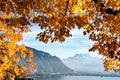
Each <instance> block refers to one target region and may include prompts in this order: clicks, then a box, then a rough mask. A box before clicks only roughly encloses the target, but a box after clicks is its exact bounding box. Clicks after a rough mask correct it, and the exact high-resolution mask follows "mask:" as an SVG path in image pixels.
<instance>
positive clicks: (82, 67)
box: [62, 54, 114, 74]
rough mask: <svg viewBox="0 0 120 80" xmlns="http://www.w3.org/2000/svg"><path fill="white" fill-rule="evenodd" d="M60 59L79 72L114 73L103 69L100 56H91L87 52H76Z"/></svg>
mask: <svg viewBox="0 0 120 80" xmlns="http://www.w3.org/2000/svg"><path fill="white" fill-rule="evenodd" d="M62 61H63V63H64V64H65V65H67V66H68V67H69V68H71V69H73V70H75V71H77V72H80V73H90V74H91V73H92V74H94V73H95V74H96V73H102V74H114V72H106V71H104V65H103V62H102V59H101V58H100V57H95V56H94V57H93V56H90V55H89V54H76V55H74V56H73V57H68V58H67V59H63V60H62Z"/></svg>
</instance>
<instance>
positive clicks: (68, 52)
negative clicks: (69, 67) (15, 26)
mask: <svg viewBox="0 0 120 80" xmlns="http://www.w3.org/2000/svg"><path fill="white" fill-rule="evenodd" d="M31 29H32V32H29V33H24V34H23V38H24V40H22V41H21V42H20V43H19V44H22V43H24V44H25V45H26V46H29V47H32V48H36V49H38V50H42V51H45V52H49V53H50V54H52V55H56V56H58V57H60V58H66V57H69V56H73V55H75V54H76V53H83V54H84V53H85V54H86V53H89V52H88V49H89V48H90V46H91V45H92V44H93V43H92V41H90V40H89V38H88V36H84V35H83V33H82V31H83V30H78V29H74V30H72V31H71V33H72V34H73V36H72V37H70V38H67V39H66V41H65V42H64V43H62V44H61V43H59V42H55V43H48V44H44V43H42V42H39V41H38V40H36V39H35V37H36V35H37V34H38V33H39V32H40V31H41V30H40V28H39V27H38V26H37V25H34V26H33V27H32V28H31Z"/></svg>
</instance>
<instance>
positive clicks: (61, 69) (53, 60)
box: [26, 46, 73, 74]
mask: <svg viewBox="0 0 120 80" xmlns="http://www.w3.org/2000/svg"><path fill="white" fill-rule="evenodd" d="M26 48H28V49H30V50H32V51H33V52H34V56H33V58H32V59H33V61H34V62H35V63H36V72H35V74H51V73H60V74H68V73H72V72H73V70H72V69H70V68H68V67H67V66H66V65H65V64H64V63H63V62H62V61H61V60H60V58H58V57H57V56H52V55H50V54H49V53H48V52H44V51H40V50H36V49H35V48H31V47H28V46H27V47H26Z"/></svg>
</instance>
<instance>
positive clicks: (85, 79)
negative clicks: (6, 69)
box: [36, 76, 120, 80]
mask: <svg viewBox="0 0 120 80" xmlns="http://www.w3.org/2000/svg"><path fill="white" fill-rule="evenodd" d="M36 80H120V77H100V76H98V77H97V76H63V77H41V78H36Z"/></svg>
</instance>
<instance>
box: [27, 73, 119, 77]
mask: <svg viewBox="0 0 120 80" xmlns="http://www.w3.org/2000/svg"><path fill="white" fill-rule="evenodd" d="M56 76H58V77H60V76H98V77H120V75H114V74H113V75H112V74H76V73H70V74H31V75H29V77H32V78H37V77H56Z"/></svg>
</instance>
